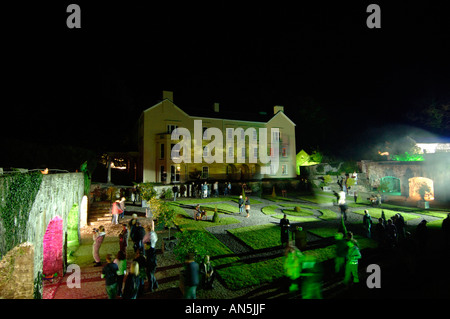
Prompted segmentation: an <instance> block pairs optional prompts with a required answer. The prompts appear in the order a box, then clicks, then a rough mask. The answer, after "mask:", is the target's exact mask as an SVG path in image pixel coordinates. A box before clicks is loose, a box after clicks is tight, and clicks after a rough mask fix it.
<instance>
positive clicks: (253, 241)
mask: <svg viewBox="0 0 450 319" xmlns="http://www.w3.org/2000/svg"><path fill="white" fill-rule="evenodd" d="M228 232H229V233H230V234H232V235H233V236H235V237H237V238H239V239H240V240H242V241H243V242H244V243H246V244H247V245H248V246H250V247H251V248H252V249H262V248H268V247H274V246H279V245H281V239H280V236H281V235H280V227H279V226H278V225H274V224H265V225H257V226H247V227H241V228H234V229H229V230H228Z"/></svg>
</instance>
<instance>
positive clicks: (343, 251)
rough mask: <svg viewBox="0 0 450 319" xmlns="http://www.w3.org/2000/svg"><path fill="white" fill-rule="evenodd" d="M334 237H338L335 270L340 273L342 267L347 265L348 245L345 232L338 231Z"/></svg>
mask: <svg viewBox="0 0 450 319" xmlns="http://www.w3.org/2000/svg"><path fill="white" fill-rule="evenodd" d="M334 238H335V239H336V257H335V259H334V271H335V272H336V273H338V272H340V271H341V269H343V266H344V265H345V258H346V257H347V252H348V245H347V240H346V239H345V238H344V234H343V233H340V232H339V233H337V234H336V235H335V236H334Z"/></svg>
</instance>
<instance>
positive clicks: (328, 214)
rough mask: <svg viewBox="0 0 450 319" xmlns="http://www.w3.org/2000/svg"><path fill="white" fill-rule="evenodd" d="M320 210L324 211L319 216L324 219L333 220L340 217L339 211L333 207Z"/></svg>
mask: <svg viewBox="0 0 450 319" xmlns="http://www.w3.org/2000/svg"><path fill="white" fill-rule="evenodd" d="M319 212H321V213H322V215H321V216H319V218H320V219H322V220H333V219H336V218H337V217H338V216H337V213H336V212H334V211H332V210H331V209H319Z"/></svg>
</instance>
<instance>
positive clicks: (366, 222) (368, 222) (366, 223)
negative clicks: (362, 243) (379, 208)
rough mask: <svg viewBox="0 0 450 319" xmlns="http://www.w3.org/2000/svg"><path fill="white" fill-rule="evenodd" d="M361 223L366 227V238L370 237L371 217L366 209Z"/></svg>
mask: <svg viewBox="0 0 450 319" xmlns="http://www.w3.org/2000/svg"><path fill="white" fill-rule="evenodd" d="M363 225H364V228H365V229H366V236H367V238H371V236H372V233H371V229H372V217H370V215H369V211H368V210H367V209H365V210H364V216H363Z"/></svg>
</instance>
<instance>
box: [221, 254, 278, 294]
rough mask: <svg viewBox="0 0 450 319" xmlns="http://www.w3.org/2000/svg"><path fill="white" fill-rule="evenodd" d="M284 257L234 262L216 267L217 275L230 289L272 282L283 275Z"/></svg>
mask: <svg viewBox="0 0 450 319" xmlns="http://www.w3.org/2000/svg"><path fill="white" fill-rule="evenodd" d="M283 262H284V257H277V258H271V259H268V260H264V261H260V262H255V263H248V264H247V263H242V262H236V263H234V264H233V265H231V266H228V267H224V268H221V269H217V270H216V271H217V273H218V275H219V276H220V277H221V278H222V280H223V281H224V282H225V285H226V287H228V288H229V289H231V290H239V289H243V288H246V287H251V286H255V285H261V284H265V283H269V282H272V281H273V280H275V279H277V278H281V277H282V276H283V275H284V269H283Z"/></svg>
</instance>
